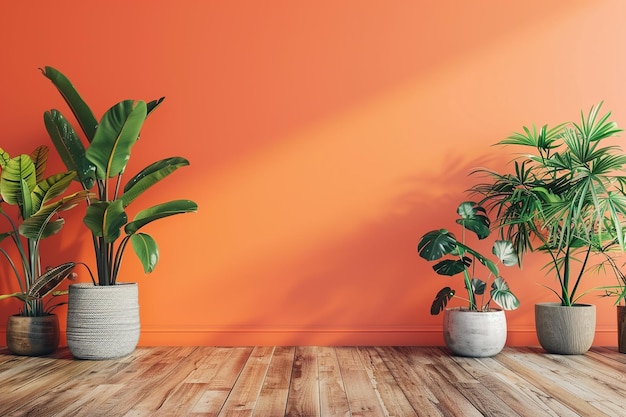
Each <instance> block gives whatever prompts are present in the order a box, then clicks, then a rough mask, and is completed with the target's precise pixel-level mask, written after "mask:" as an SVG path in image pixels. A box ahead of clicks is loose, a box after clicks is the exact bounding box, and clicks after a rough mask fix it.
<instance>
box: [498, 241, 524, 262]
mask: <svg viewBox="0 0 626 417" xmlns="http://www.w3.org/2000/svg"><path fill="white" fill-rule="evenodd" d="M492 252H493V254H494V255H495V256H496V257H497V258H498V259H499V260H500V262H502V263H503V264H504V265H505V266H513V265H515V264H517V262H518V257H517V253H515V249H514V248H513V243H511V242H510V241H508V240H496V241H495V242H494V244H493V249H492Z"/></svg>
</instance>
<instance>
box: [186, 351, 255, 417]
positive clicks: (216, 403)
mask: <svg viewBox="0 0 626 417" xmlns="http://www.w3.org/2000/svg"><path fill="white" fill-rule="evenodd" d="M252 351H253V349H252V348H251V347H236V348H217V349H216V351H214V354H213V355H211V356H210V357H209V356H207V357H205V358H206V361H204V362H203V361H201V362H200V365H199V368H198V369H197V370H196V371H194V372H192V373H191V374H190V376H189V377H188V378H187V379H186V382H195V383H202V382H204V383H206V384H207V385H206V390H205V391H204V392H203V393H202V395H201V396H200V398H199V399H198V401H197V402H196V403H195V404H194V405H193V407H192V409H191V412H190V415H191V416H208V417H214V416H217V414H218V413H219V412H220V410H221V409H222V406H223V405H224V403H225V402H226V399H227V398H228V394H229V393H230V391H231V390H232V388H233V387H234V386H235V382H236V381H237V379H238V378H239V375H240V374H241V371H242V370H243V368H244V366H245V364H246V362H247V361H248V359H249V358H250V355H251V354H252Z"/></svg>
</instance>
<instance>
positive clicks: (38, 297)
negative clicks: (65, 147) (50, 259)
mask: <svg viewBox="0 0 626 417" xmlns="http://www.w3.org/2000/svg"><path fill="white" fill-rule="evenodd" d="M47 161H48V148H47V147H45V146H40V147H38V148H37V149H35V150H34V151H33V152H32V153H31V154H30V155H25V154H24V155H18V156H16V157H14V158H11V157H10V156H9V154H8V153H7V152H5V151H4V150H2V149H0V167H1V169H2V172H1V173H0V195H1V196H2V201H1V203H4V204H9V205H15V206H17V210H18V212H19V214H18V215H19V218H18V219H13V218H12V217H11V216H10V215H9V213H8V212H7V211H5V210H4V209H3V207H2V206H1V205H0V215H1V216H3V217H4V219H5V220H6V221H7V223H8V225H9V230H8V231H7V232H4V233H2V234H0V240H4V239H5V238H11V240H12V241H13V243H14V245H15V248H16V250H17V259H12V258H11V256H10V255H9V252H7V251H6V250H5V249H2V248H0V253H1V254H2V257H3V258H4V259H5V260H6V261H7V262H8V263H9V266H10V267H11V269H12V271H13V272H14V274H15V277H16V279H17V282H18V285H19V287H20V291H19V292H15V293H11V294H5V295H0V299H5V298H10V297H15V298H18V299H20V300H21V301H23V302H24V306H23V308H22V311H21V314H22V315H27V316H41V315H44V314H46V313H48V312H49V309H47V308H46V307H45V306H44V304H43V297H45V296H47V295H48V294H50V292H52V290H54V289H55V288H56V287H57V286H58V285H59V284H60V283H61V282H62V281H63V280H64V279H65V278H67V277H68V276H70V275H71V273H72V269H73V268H74V264H73V263H65V264H62V265H60V266H58V267H54V268H51V269H49V270H48V271H46V272H44V273H43V274H42V272H41V259H40V250H39V244H40V241H41V239H44V238H47V237H49V236H52V235H54V234H56V233H58V232H59V231H60V230H61V228H62V227H63V224H64V223H65V221H64V220H63V218H61V217H60V216H59V213H60V212H61V211H64V210H69V209H70V208H72V207H74V206H76V204H78V202H82V201H84V200H85V198H86V197H87V195H88V192H87V191H79V192H75V193H73V194H69V195H66V196H63V193H65V191H66V190H67V189H68V188H69V186H70V184H71V181H72V179H73V178H74V177H75V176H76V173H75V172H72V171H68V172H63V173H59V174H54V175H51V176H49V177H44V172H45V169H46V165H47ZM19 220H21V221H22V223H21V224H19V226H18V221H19ZM19 266H21V268H20V267H19Z"/></svg>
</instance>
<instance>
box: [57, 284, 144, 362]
mask: <svg viewBox="0 0 626 417" xmlns="http://www.w3.org/2000/svg"><path fill="white" fill-rule="evenodd" d="M137 288H138V287H137V284H136V283H119V284H117V285H110V286H97V285H93V284H71V285H70V287H69V296H68V308H67V345H68V347H69V349H70V352H72V355H74V357H76V358H79V359H97V360H100V359H112V358H119V357H122V356H126V355H128V354H130V353H131V352H132V351H133V350H135V348H136V347H137V343H138V342H139V333H140V325H139V298H138V295H139V292H138V289H137Z"/></svg>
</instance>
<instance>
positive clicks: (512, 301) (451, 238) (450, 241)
mask: <svg viewBox="0 0 626 417" xmlns="http://www.w3.org/2000/svg"><path fill="white" fill-rule="evenodd" d="M457 213H458V214H459V219H457V223H458V224H459V225H460V226H461V227H462V228H463V229H464V233H463V239H462V240H458V239H457V238H456V236H455V235H454V234H453V233H451V232H449V231H448V230H446V229H438V230H433V231H430V232H428V233H426V234H424V236H422V238H421V239H420V241H419V244H418V247H417V250H418V252H419V255H420V256H421V257H422V258H424V259H426V260H427V261H439V262H437V263H436V264H435V265H434V266H433V269H434V270H435V272H436V273H437V274H439V275H444V276H454V275H457V274H462V277H463V286H464V288H465V291H466V294H467V297H466V298H465V301H466V302H467V309H468V310H471V311H488V310H489V309H490V308H491V302H492V301H493V302H494V303H496V304H497V305H499V306H500V307H502V308H503V309H505V310H513V309H516V308H518V307H519V300H518V299H517V297H515V295H513V293H512V292H511V290H510V288H509V285H508V284H507V283H506V281H505V280H504V278H502V277H501V276H500V272H499V270H498V263H502V265H505V266H512V265H516V264H517V262H518V258H517V254H516V253H515V251H514V250H513V245H512V244H511V242H510V241H506V240H497V241H495V242H494V244H493V249H492V252H493V255H494V256H495V258H496V261H492V260H491V259H489V258H488V257H487V256H485V255H483V254H481V253H480V252H478V251H477V250H476V249H473V248H472V247H470V246H469V245H468V244H466V242H465V231H470V232H472V233H474V234H475V235H476V237H477V238H478V239H480V240H482V239H485V238H487V237H488V236H489V234H490V230H489V224H490V221H489V218H488V217H487V215H486V213H485V209H484V208H483V207H481V206H479V205H477V204H476V203H474V202H464V203H461V204H460V205H459V207H458V209H457ZM444 257H446V258H445V259H444ZM476 261H478V264H477V262H476ZM477 265H481V266H483V267H485V271H484V272H485V273H486V274H487V277H486V278H485V279H480V278H478V276H477V274H478V272H477V270H476V267H477ZM488 285H489V287H490V289H489V291H488V292H486V290H487V286H488ZM452 297H458V296H457V295H456V291H455V290H453V289H452V288H450V287H449V286H445V287H443V288H442V289H441V290H439V292H438V293H437V295H436V297H435V299H434V301H433V304H432V306H431V309H430V313H431V314H432V315H437V314H439V313H440V312H441V311H442V310H443V309H444V308H445V307H446V305H447V304H448V301H449V300H450V299H451V298H452Z"/></svg>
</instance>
